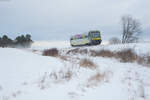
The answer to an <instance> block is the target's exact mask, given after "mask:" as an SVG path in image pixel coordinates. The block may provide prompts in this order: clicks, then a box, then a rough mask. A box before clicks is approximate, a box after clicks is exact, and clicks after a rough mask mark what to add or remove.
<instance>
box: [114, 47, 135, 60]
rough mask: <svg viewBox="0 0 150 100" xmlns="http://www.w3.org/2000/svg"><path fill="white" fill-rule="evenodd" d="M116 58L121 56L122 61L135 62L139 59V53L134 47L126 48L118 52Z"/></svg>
mask: <svg viewBox="0 0 150 100" xmlns="http://www.w3.org/2000/svg"><path fill="white" fill-rule="evenodd" d="M115 58H119V59H120V61H121V62H134V61H136V59H137V55H136V53H135V52H134V51H133V50H132V49H125V50H122V51H119V52H116V54H115Z"/></svg>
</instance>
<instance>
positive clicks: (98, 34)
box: [92, 32, 100, 38]
mask: <svg viewBox="0 0 150 100" xmlns="http://www.w3.org/2000/svg"><path fill="white" fill-rule="evenodd" d="M92 37H94V38H97V37H100V33H98V32H97V33H92Z"/></svg>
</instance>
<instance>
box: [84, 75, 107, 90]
mask: <svg viewBox="0 0 150 100" xmlns="http://www.w3.org/2000/svg"><path fill="white" fill-rule="evenodd" d="M104 77H105V74H100V73H96V74H95V75H93V76H91V77H90V78H89V79H88V84H87V87H94V86H97V85H98V83H99V82H101V81H102V80H104Z"/></svg>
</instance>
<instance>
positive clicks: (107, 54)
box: [95, 50, 114, 57]
mask: <svg viewBox="0 0 150 100" xmlns="http://www.w3.org/2000/svg"><path fill="white" fill-rule="evenodd" d="M95 55H96V56H102V57H113V56H114V53H113V52H111V51H109V50H100V51H97V52H96V54H95Z"/></svg>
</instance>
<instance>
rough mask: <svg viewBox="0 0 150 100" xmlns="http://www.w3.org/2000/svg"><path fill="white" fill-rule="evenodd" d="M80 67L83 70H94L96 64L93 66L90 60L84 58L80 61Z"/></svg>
mask: <svg viewBox="0 0 150 100" xmlns="http://www.w3.org/2000/svg"><path fill="white" fill-rule="evenodd" d="M80 66H81V67H84V68H90V69H96V67H97V66H96V64H94V63H93V62H92V61H91V60H89V59H87V58H84V59H81V60H80Z"/></svg>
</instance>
